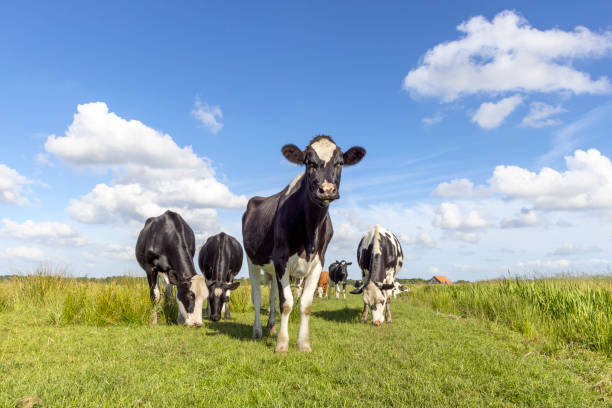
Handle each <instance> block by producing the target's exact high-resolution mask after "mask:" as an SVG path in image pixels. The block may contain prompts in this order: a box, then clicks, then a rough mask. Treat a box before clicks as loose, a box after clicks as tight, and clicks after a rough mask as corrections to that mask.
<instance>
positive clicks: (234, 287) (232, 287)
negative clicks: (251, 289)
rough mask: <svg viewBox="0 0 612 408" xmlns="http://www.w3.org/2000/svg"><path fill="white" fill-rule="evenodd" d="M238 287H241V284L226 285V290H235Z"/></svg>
mask: <svg viewBox="0 0 612 408" xmlns="http://www.w3.org/2000/svg"><path fill="white" fill-rule="evenodd" d="M238 286H240V282H232V283H230V284H229V285H225V289H229V290H235V289H236V288H237V287H238Z"/></svg>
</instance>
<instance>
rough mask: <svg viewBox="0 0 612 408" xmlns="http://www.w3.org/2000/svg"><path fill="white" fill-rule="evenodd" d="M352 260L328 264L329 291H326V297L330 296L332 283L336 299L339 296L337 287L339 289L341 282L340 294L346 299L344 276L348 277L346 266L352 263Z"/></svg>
mask: <svg viewBox="0 0 612 408" xmlns="http://www.w3.org/2000/svg"><path fill="white" fill-rule="evenodd" d="M352 264H353V263H352V262H346V261H344V260H342V261H336V262H334V263H333V264H331V265H329V284H330V287H329V292H328V293H327V298H328V299H330V298H331V284H332V282H333V283H334V290H335V293H336V300H337V299H339V298H340V297H339V296H338V289H340V285H339V283H342V296H344V300H346V278H348V272H347V270H346V267H347V266H349V265H352Z"/></svg>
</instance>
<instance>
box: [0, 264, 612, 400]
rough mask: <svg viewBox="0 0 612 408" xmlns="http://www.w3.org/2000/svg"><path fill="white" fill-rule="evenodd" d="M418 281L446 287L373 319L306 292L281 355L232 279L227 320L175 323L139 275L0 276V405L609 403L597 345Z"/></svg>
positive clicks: (408, 298)
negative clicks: (300, 346)
mask: <svg viewBox="0 0 612 408" xmlns="http://www.w3.org/2000/svg"><path fill="white" fill-rule="evenodd" d="M599 284H600V283H597V285H599ZM589 285H591V284H589ZM466 287H467V286H466ZM589 287H590V286H589ZM603 287H605V286H603ZM432 290H433V291H436V292H439V295H440V296H441V297H444V296H446V295H443V291H448V290H449V289H448V288H435V289H426V288H413V292H412V293H410V294H406V295H403V296H402V297H401V298H400V299H396V300H395V301H394V302H393V304H392V310H393V318H394V322H393V323H392V324H385V325H383V326H381V327H374V326H373V325H371V324H361V323H359V321H358V319H359V315H360V311H361V300H360V297H359V296H350V297H349V299H348V301H346V302H344V301H342V300H339V301H336V300H330V301H328V300H326V299H315V303H314V305H313V317H312V319H311V338H312V347H313V353H312V354H303V353H299V352H298V351H297V349H296V346H295V340H296V337H297V329H298V320H297V319H296V318H295V317H294V318H292V321H291V324H290V328H289V330H290V336H291V343H290V350H289V353H288V354H286V355H275V354H274V353H273V350H274V344H275V339H274V338H271V337H266V336H264V338H263V339H262V340H259V341H255V340H251V329H252V327H251V324H252V310H251V306H250V300H249V295H248V293H249V288H248V286H246V285H241V287H240V288H239V290H238V291H237V292H236V293H234V294H233V296H232V299H233V300H232V301H233V302H234V305H233V310H232V317H233V319H234V320H232V321H220V322H218V323H212V322H208V321H207V322H205V323H204V326H203V327H202V328H201V329H188V328H184V327H180V326H177V325H175V324H172V322H173V321H174V313H175V309H174V306H172V305H166V306H165V307H164V308H163V310H162V316H164V317H165V318H162V319H160V321H161V322H166V323H162V324H160V325H158V326H151V325H149V324H148V316H149V312H150V305H149V301H148V294H147V293H148V292H147V289H146V282H145V280H144V279H140V278H121V279H115V280H107V281H105V282H98V281H86V280H81V281H76V280H74V279H67V278H60V277H54V276H37V277H36V276H35V277H21V278H11V279H8V280H4V281H2V282H0V373H1V374H0V406H2V407H14V406H22V405H23V404H27V403H32V402H33V401H40V404H41V406H79V407H86V406H151V407H157V406H177V407H180V406H204V405H212V406H351V407H354V406H415V407H447V406H448V407H475V406H478V407H480V406H491V407H510V406H526V407H527V406H528V407H591V406H593V407H609V406H610V401H611V399H610V398H611V397H612V395H611V388H610V380H611V377H610V375H611V361H610V356H609V355H608V354H606V353H605V352H603V351H593V350H597V347H595V348H593V347H589V345H588V343H585V344H583V343H582V342H572V343H571V344H569V343H568V344H567V345H566V347H555V348H554V349H551V347H550V344H549V340H547V339H548V338H549V336H551V334H549V333H548V332H547V331H545V330H541V329H538V330H540V331H538V332H537V333H543V334H539V335H537V336H528V335H525V334H523V333H522V332H521V330H518V329H517V328H516V327H513V326H512V325H511V324H507V322H506V321H505V320H504V319H502V318H495V319H492V318H490V316H488V315H484V314H482V313H480V312H473V313H472V312H469V313H468V312H465V313H464V312H461V313H460V310H461V309H452V308H451V305H452V304H454V303H457V304H458V302H454V301H451V300H448V301H445V302H441V303H436V301H435V300H433V299H434V298H435V296H432V295H431V293H429V292H431V291H432ZM458 290H467V289H458ZM448 296H450V295H448ZM450 298H451V299H453V297H452V296H450ZM442 305H445V306H444V307H442ZM264 307H265V305H264ZM445 307H446V308H448V309H445ZM496 307H497V306H496ZM468 309H469V308H467V307H466V310H468ZM469 310H471V309H469ZM473 310H476V309H475V308H474V309H473ZM438 311H440V312H438ZM500 315H501V314H500ZM461 316H463V317H461ZM483 317H485V318H483ZM608 318H609V316H608ZM553 320H554V319H553ZM608 323H609V322H608ZM264 324H265V317H264ZM532 324H533V325H534V326H536V327H540V324H541V323H540V321H538V320H534V321H533V323H532ZM559 341H560V340H559ZM28 398H29V399H28Z"/></svg>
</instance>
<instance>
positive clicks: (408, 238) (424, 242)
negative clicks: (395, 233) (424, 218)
mask: <svg viewBox="0 0 612 408" xmlns="http://www.w3.org/2000/svg"><path fill="white" fill-rule="evenodd" d="M399 238H400V239H401V240H402V242H404V243H405V244H406V245H414V246H417V247H421V248H435V247H436V240H435V239H434V238H433V237H432V236H431V234H429V233H427V232H419V233H415V234H405V233H401V234H399Z"/></svg>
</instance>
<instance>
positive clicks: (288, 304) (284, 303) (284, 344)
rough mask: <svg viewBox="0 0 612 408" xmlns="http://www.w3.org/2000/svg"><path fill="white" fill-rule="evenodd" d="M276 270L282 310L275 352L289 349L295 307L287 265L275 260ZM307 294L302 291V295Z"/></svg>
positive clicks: (283, 351)
mask: <svg viewBox="0 0 612 408" xmlns="http://www.w3.org/2000/svg"><path fill="white" fill-rule="evenodd" d="M274 269H275V270H276V283H277V284H278V299H279V305H280V310H281V321H280V330H279V331H278V337H277V339H276V348H275V349H274V352H275V353H285V352H287V351H288V350H289V315H290V314H291V309H293V293H291V286H290V285H289V273H287V272H286V271H285V265H284V264H282V263H280V262H274ZM304 295H306V292H305V293H302V296H304Z"/></svg>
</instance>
